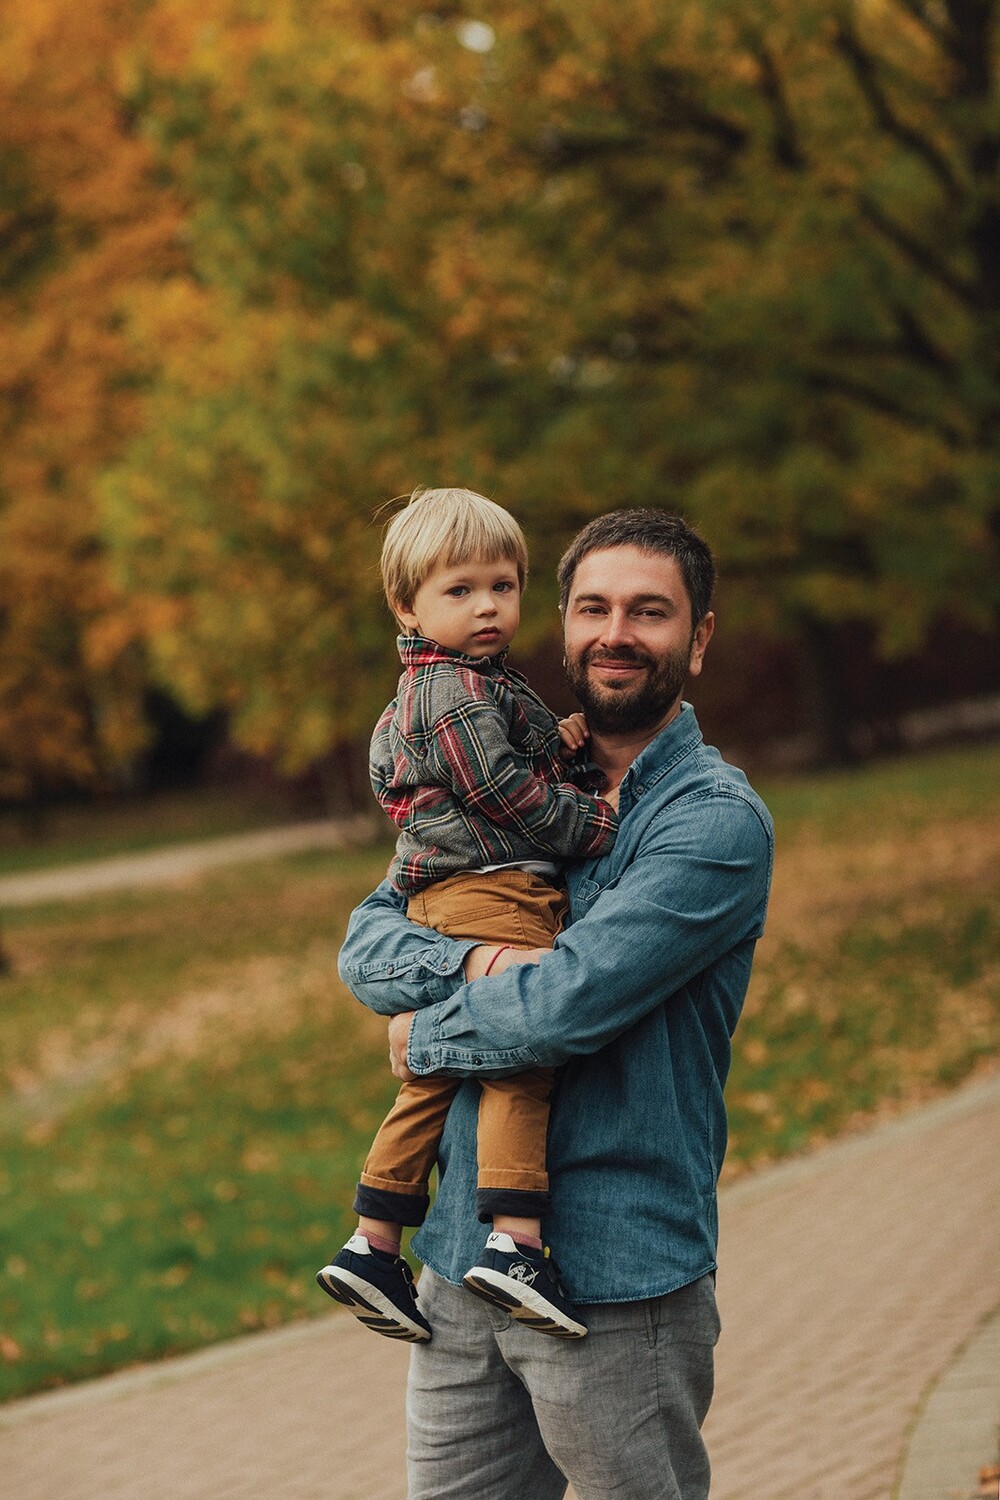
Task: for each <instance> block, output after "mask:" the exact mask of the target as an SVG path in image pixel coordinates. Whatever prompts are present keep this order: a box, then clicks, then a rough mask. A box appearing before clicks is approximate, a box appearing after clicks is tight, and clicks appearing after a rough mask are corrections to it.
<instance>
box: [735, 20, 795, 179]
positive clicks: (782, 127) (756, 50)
mask: <svg viewBox="0 0 1000 1500" xmlns="http://www.w3.org/2000/svg"><path fill="white" fill-rule="evenodd" d="M747 45H748V47H749V48H750V52H751V54H752V56H753V57H754V58H755V59H756V61H757V65H758V67H759V68H760V90H761V93H762V94H763V95H764V98H765V100H766V102H767V104H768V107H769V108H770V111H771V118H772V120H773V122H774V135H773V137H772V148H773V151H774V157H775V160H776V161H777V162H778V163H779V164H780V165H781V166H783V167H788V168H789V170H790V171H793V172H801V171H803V170H804V169H805V168H806V167H807V166H808V165H809V163H808V161H807V159H806V154H805V152H804V151H803V149H802V142H801V140H800V138H799V132H798V127H797V125H796V123H795V117H794V115H793V114H792V111H791V107H790V106H789V103H788V95H787V94H786V92H785V85H784V81H783V79H782V77H781V74H780V72H779V71H778V65H777V63H776V62H775V60H774V54H773V53H772V51H771V49H770V48H769V47H768V46H767V44H766V42H765V41H764V38H763V37H762V36H761V35H760V34H759V33H754V34H753V35H748V37H747Z"/></svg>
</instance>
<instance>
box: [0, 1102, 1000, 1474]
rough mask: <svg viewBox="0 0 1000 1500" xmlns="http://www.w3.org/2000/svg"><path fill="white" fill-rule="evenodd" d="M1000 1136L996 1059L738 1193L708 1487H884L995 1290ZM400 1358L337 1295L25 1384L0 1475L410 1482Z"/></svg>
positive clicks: (725, 1263)
mask: <svg viewBox="0 0 1000 1500" xmlns="http://www.w3.org/2000/svg"><path fill="white" fill-rule="evenodd" d="M998 1160H1000V1077H994V1078H992V1079H990V1080H987V1081H986V1082H985V1083H980V1084H978V1085H972V1086H969V1087H967V1088H965V1089H964V1090H961V1091H960V1092H959V1093H958V1094H956V1095H954V1096H952V1097H951V1098H949V1099H947V1100H945V1101H942V1102H941V1103H939V1104H936V1105H933V1106H930V1107H929V1108H927V1109H925V1110H922V1111H919V1112H917V1113H916V1114H914V1115H911V1116H909V1117H907V1118H905V1119H903V1120H899V1121H894V1122H892V1123H890V1124H888V1125H883V1126H881V1127H879V1128H877V1129H876V1130H874V1131H872V1132H870V1133H868V1134H866V1135H864V1136H859V1137H856V1138H854V1139H851V1140H849V1141H846V1142H842V1143H840V1144H838V1145H836V1146H833V1147H830V1148H828V1149H827V1150H824V1151H822V1152H819V1153H817V1154H816V1155H815V1156H812V1157H809V1158H807V1159H805V1160H803V1161H799V1162H794V1163H791V1164H790V1165H788V1166H785V1167H778V1168H775V1169H773V1170H769V1171H767V1172H764V1173H761V1174H760V1175H759V1176H757V1177H755V1178H753V1179H751V1180H749V1181H747V1182H745V1183H740V1184H737V1185H736V1186H734V1187H732V1188H729V1189H728V1190H726V1191H725V1192H724V1193H723V1195H722V1200H721V1252H720V1261H721V1266H722V1270H721V1271H720V1276H719V1302H720V1306H721V1309H722V1315H723V1322H724V1328H723V1336H722V1342H721V1344H720V1347H719V1358H718V1377H717V1386H716V1400H715V1405H714V1406H713V1409H712V1413H711V1415H710V1417H709V1423H708V1429H707V1432H708V1441H709V1448H710V1451H711V1453H712V1458H713V1464H714V1475H715V1477H714V1483H713V1489H712V1496H713V1500H890V1497H891V1496H892V1493H893V1488H894V1485H895V1483H896V1481H897V1478H898V1476H899V1473H900V1469H901V1466H902V1463H903V1460H904V1457H905V1454H906V1449H907V1442H908V1438H909V1433H910V1429H911V1427H912V1425H913V1423H914V1421H915V1419H916V1417H917V1415H918V1413H919V1410H920V1407H921V1402H922V1399H923V1397H924V1396H925V1394H926V1393H927V1391H928V1390H929V1389H930V1388H931V1386H932V1384H933V1383H934V1382H935V1381H936V1380H937V1379H938V1378H939V1377H940V1376H941V1375H943V1374H944V1373H945V1372H946V1371H947V1370H948V1368H949V1366H950V1365H951V1364H952V1362H953V1361H954V1359H955V1356H956V1355H957V1353H958V1351H959V1349H960V1348H961V1346H962V1345H963V1344H964V1343H965V1342H966V1341H967V1340H968V1339H969V1338H970V1336H971V1335H973V1333H974V1332H975V1330H976V1329H977V1328H979V1326H980V1325H981V1324H982V1322H983V1320H984V1318H985V1317H986V1316H987V1315H988V1314H989V1313H990V1312H992V1311H993V1310H994V1309H996V1308H997V1307H998V1306H1000V1256H997V1254H996V1248H995V1226H996V1224H997V1222H998V1210H1000V1177H998V1173H997V1168H996V1164H997V1161H998ZM317 1295H318V1294H317ZM405 1368H406V1351H405V1349H404V1348H400V1347H399V1346H397V1345H394V1344H392V1343H391V1342H390V1341H388V1340H385V1339H379V1338H376V1337H374V1336H373V1335H372V1334H370V1333H368V1332H367V1331H366V1330H364V1329H362V1328H361V1327H360V1325H359V1324H356V1323H355V1322H354V1320H353V1319H351V1318H349V1317H348V1316H346V1315H339V1314H334V1315H332V1316H330V1317H326V1318H322V1319H320V1320H319V1321H318V1322H317V1323H314V1324H309V1325H305V1326H300V1327H298V1328H293V1329H288V1330H282V1331H280V1332H278V1333H275V1334H264V1335H257V1336H256V1337H253V1338H249V1339H242V1340H239V1341H237V1342H235V1343H233V1344H231V1345H226V1346H222V1347H221V1348H219V1349H216V1350H209V1351H206V1352H205V1353H204V1354H201V1355H196V1356H192V1357H191V1358H189V1359H183V1360H176V1361H172V1362H170V1363H168V1364H165V1365H162V1366H156V1367H150V1368H148V1369H146V1370H143V1371H140V1372H137V1373H131V1372H127V1373H125V1374H124V1375H121V1376H113V1377H111V1378H109V1379H106V1380H102V1381H94V1382H91V1383H90V1384H88V1385H85V1386H82V1387H79V1388H77V1389H73V1390H69V1391H65V1392H57V1393H55V1394H53V1395H50V1396H42V1397H37V1398H34V1399H33V1400H30V1401H25V1402H19V1403H16V1404H14V1405H11V1406H8V1407H6V1408H0V1490H2V1493H3V1495H4V1496H5V1500H140V1497H141V1500H402V1497H403V1495H404V1490H405V1483H404V1477H403V1424H402V1402H403V1386H404V1381H405ZM998 1386H1000V1372H998ZM989 1456H990V1455H988V1454H987V1455H984V1456H983V1457H984V1461H985V1460H986V1459H988V1458H989ZM524 1500H531V1497H530V1496H525V1497H524ZM941 1500H949V1497H947V1496H944V1495H942V1496H941Z"/></svg>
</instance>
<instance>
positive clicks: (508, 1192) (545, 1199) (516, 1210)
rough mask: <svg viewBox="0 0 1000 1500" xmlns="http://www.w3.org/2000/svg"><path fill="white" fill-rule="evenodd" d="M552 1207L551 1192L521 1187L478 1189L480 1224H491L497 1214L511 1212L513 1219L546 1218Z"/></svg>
mask: <svg viewBox="0 0 1000 1500" xmlns="http://www.w3.org/2000/svg"><path fill="white" fill-rule="evenodd" d="M551 1207H552V1194H551V1193H529V1192H524V1191H522V1190H521V1189H520V1188H477V1189H476V1217H477V1218H478V1220H479V1222H480V1224H491V1223H492V1222H493V1220H494V1218H495V1217H496V1215H497V1214H509V1216H510V1217H511V1218H512V1219H544V1218H545V1215H546V1214H547V1213H548V1211H549V1209H550V1208H551Z"/></svg>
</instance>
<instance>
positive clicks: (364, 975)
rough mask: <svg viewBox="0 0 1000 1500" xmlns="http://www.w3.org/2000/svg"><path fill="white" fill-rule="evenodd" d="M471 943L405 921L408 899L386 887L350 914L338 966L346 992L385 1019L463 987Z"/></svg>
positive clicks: (417, 1007)
mask: <svg viewBox="0 0 1000 1500" xmlns="http://www.w3.org/2000/svg"><path fill="white" fill-rule="evenodd" d="M475 946H476V944H475V942H474V941H469V940H467V939H462V940H458V939H455V938H449V937H443V936H442V934H441V933H440V932H435V931H434V930H433V929H432V928H430V927H420V926H418V925H417V923H416V922H410V921H408V920H407V917H406V897H405V896H402V895H400V893H399V892H398V891H397V890H396V889H395V888H394V887H393V886H392V885H390V883H389V881H388V880H383V882H382V884H381V885H380V886H378V887H377V889H376V890H374V891H373V892H372V894H371V895H370V896H368V897H366V899H365V900H364V901H362V903H361V905H360V906H358V907H356V908H355V910H354V911H353V912H352V913H351V919H350V921H349V923H348V925H347V936H346V938H345V939H344V944H343V947H342V948H341V950H340V957H339V959H338V961H337V968H338V971H339V973H340V977H341V979H342V980H343V981H344V983H345V984H346V985H347V988H348V989H349V990H350V991H351V993H352V994H353V995H354V996H355V998H356V999H358V1000H360V1001H361V1003H362V1005H367V1006H368V1009H369V1010H373V1011H375V1012H377V1014H378V1015H380V1016H394V1015H397V1014H398V1013H399V1012H400V1011H403V1010H421V1009H422V1008H423V1007H424V1006H427V1005H434V1004H436V1003H437V1002H439V1001H441V1000H445V999H447V998H448V997H449V996H450V995H451V994H453V993H454V991H455V990H456V988H457V987H458V986H459V985H461V984H464V982H465V978H464V974H463V972H462V964H463V962H464V959H465V955H466V954H467V953H468V951H469V949H470V948H474V947H475Z"/></svg>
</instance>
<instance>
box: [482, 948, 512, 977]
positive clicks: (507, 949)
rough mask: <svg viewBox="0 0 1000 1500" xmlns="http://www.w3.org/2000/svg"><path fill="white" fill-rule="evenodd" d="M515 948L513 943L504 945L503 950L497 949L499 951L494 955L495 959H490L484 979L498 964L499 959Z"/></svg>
mask: <svg viewBox="0 0 1000 1500" xmlns="http://www.w3.org/2000/svg"><path fill="white" fill-rule="evenodd" d="M513 946H514V944H513V943H504V945H503V947H502V948H498V949H497V951H496V952H495V953H494V955H493V957H492V958H491V959H490V961H489V963H488V964H487V965H486V973H484V975H483V978H484V979H485V978H486V975H487V974H488V973H489V972H490V970H491V969H492V967H493V965H494V964H495V963H496V961H497V959H498V958H499V957H500V955H501V953H509V952H510V950H511V949H512V948H513Z"/></svg>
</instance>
